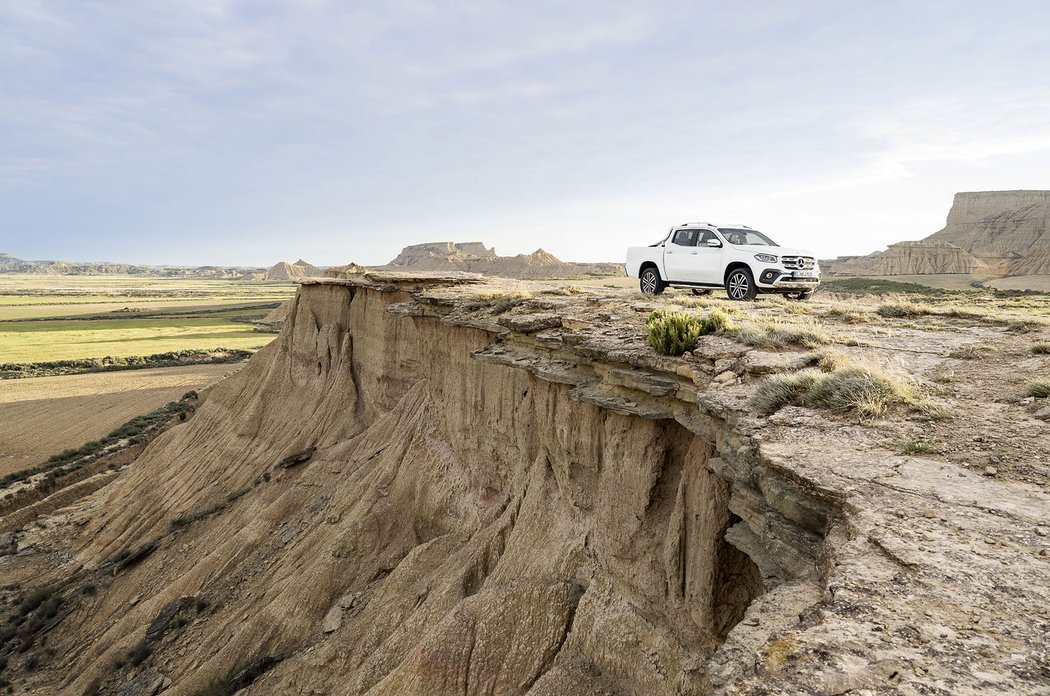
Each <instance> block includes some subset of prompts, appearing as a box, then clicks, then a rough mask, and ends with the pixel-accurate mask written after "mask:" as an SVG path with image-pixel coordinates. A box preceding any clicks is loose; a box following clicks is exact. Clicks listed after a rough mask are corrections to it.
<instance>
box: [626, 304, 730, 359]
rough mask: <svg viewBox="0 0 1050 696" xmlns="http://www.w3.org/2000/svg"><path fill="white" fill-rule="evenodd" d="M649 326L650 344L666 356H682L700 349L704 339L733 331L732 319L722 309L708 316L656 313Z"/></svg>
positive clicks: (652, 314) (648, 337)
mask: <svg viewBox="0 0 1050 696" xmlns="http://www.w3.org/2000/svg"><path fill="white" fill-rule="evenodd" d="M645 324H646V327H647V328H648V333H647V335H646V341H647V342H648V344H649V345H650V346H652V348H653V350H655V351H656V352H657V353H660V354H662V355H682V354H683V353H685V352H687V351H691V350H693V349H694V348H696V344H697V342H699V340H700V337H701V336H703V335H706V334H710V333H715V332H718V331H727V330H731V329H732V328H733V322H732V320H731V319H730V318H729V316H728V315H727V314H726V313H725V312H723V311H721V310H718V309H716V310H714V311H712V312H711V313H710V314H709V315H707V316H706V317H700V316H696V315H694V314H689V313H688V312H668V311H665V310H656V311H655V312H653V313H651V314H650V315H649V318H648V319H646V322H645Z"/></svg>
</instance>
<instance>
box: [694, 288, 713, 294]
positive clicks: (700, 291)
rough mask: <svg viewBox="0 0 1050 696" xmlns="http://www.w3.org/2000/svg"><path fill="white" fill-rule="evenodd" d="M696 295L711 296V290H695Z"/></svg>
mask: <svg viewBox="0 0 1050 696" xmlns="http://www.w3.org/2000/svg"><path fill="white" fill-rule="evenodd" d="M693 294H694V295H710V294H711V291H710V290H704V289H703V288H693Z"/></svg>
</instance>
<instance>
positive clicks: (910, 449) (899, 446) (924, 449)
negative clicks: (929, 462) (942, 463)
mask: <svg viewBox="0 0 1050 696" xmlns="http://www.w3.org/2000/svg"><path fill="white" fill-rule="evenodd" d="M893 448H894V449H895V450H896V451H897V453H898V454H940V453H941V452H943V451H944V444H943V443H940V442H929V441H926V440H913V439H911V438H908V437H900V438H897V439H896V440H894V441H893Z"/></svg>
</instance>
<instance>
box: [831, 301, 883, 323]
mask: <svg viewBox="0 0 1050 696" xmlns="http://www.w3.org/2000/svg"><path fill="white" fill-rule="evenodd" d="M824 316H825V317H830V318H832V319H835V320H837V321H841V322H843V323H844V324H870V323H871V322H873V321H875V318H874V317H873V316H872V315H871V314H869V313H868V312H865V311H862V310H859V309H855V308H853V307H847V306H844V305H835V306H833V307H829V308H828V309H827V310H825V311H824Z"/></svg>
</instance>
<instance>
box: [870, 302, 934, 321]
mask: <svg viewBox="0 0 1050 696" xmlns="http://www.w3.org/2000/svg"><path fill="white" fill-rule="evenodd" d="M875 311H876V312H877V313H878V315H879V316H881V317H886V318H887V319H910V318H912V317H922V316H926V315H928V314H932V313H933V312H932V310H931V309H930V308H929V307H928V306H925V305H920V304H917V303H915V302H908V301H906V300H902V301H899V302H887V303H886V304H881V305H879V307H878V309H876V310H875Z"/></svg>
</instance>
